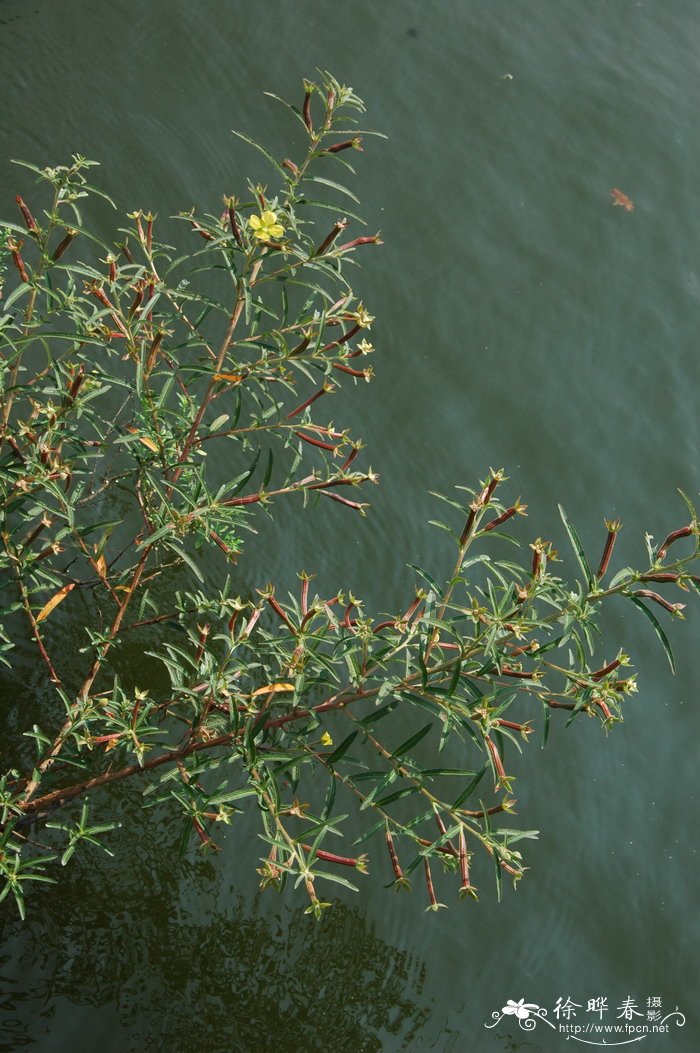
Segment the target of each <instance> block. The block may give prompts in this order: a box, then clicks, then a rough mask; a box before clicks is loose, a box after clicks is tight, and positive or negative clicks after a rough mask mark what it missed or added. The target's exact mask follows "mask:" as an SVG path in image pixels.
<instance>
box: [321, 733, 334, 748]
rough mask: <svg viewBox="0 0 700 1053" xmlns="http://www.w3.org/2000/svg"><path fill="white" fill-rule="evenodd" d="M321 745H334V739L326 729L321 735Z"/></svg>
mask: <svg viewBox="0 0 700 1053" xmlns="http://www.w3.org/2000/svg"><path fill="white" fill-rule="evenodd" d="M321 745H322V746H332V745H333V739H332V738H331V737H330V735H329V734H328V732H327V731H324V732H323V734H322V735H321Z"/></svg>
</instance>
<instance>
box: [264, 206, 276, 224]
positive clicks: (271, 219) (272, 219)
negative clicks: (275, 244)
mask: <svg viewBox="0 0 700 1053" xmlns="http://www.w3.org/2000/svg"><path fill="white" fill-rule="evenodd" d="M260 218H261V220H262V221H263V223H264V224H265V226H266V227H270V226H272V224H273V223H276V222H277V213H276V212H273V211H272V209H271V208H266V209H265V211H264V212H263V214H262V216H261V217H260Z"/></svg>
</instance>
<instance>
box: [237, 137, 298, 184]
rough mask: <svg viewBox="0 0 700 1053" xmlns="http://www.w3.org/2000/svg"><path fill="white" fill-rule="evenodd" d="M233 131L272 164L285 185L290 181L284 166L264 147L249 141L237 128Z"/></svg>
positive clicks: (252, 140) (251, 140)
mask: <svg viewBox="0 0 700 1053" xmlns="http://www.w3.org/2000/svg"><path fill="white" fill-rule="evenodd" d="M231 131H232V132H233V134H234V135H235V136H237V137H238V138H239V139H242V140H243V142H244V143H248V146H252V147H253V148H254V149H256V150H259V151H260V153H261V154H262V155H263V157H266V158H267V160H268V161H269V162H270V164H271V165H272V166H273V167H274V168H275V169H276V170H277V172H278V173H279V175H281V176H282V178H283V179H284V181H285V183H286V182H287V181H288V180H289V173H288V172H285V170H284V168H282V165H281V164H279V162H278V161H276V160H275V158H274V157H273V156H272V154H271V153H270V151H269V150H266V149H265V147H264V146H261V145H260V143H256V142H255V140H254V139H249V138H248V136H247V135H244V134H243V132H237V131H236V129H235V128H232V129H231Z"/></svg>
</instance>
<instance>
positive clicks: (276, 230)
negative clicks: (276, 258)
mask: <svg viewBox="0 0 700 1053" xmlns="http://www.w3.org/2000/svg"><path fill="white" fill-rule="evenodd" d="M248 225H249V226H250V227H251V229H252V231H253V235H254V237H256V238H257V239H258V241H272V239H273V238H281V237H282V235H283V234H284V227H283V226H282V224H281V223H278V222H277V213H276V212H273V211H272V209H271V208H266V209H265V211H264V212H263V213H262V215H261V216H251V217H250V219H249V220H248Z"/></svg>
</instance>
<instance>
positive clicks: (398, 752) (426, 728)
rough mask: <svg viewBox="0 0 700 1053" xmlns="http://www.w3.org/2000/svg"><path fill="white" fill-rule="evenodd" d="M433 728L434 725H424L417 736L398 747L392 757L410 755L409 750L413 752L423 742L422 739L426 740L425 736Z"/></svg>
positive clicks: (412, 736)
mask: <svg viewBox="0 0 700 1053" xmlns="http://www.w3.org/2000/svg"><path fill="white" fill-rule="evenodd" d="M432 727H433V725H432V723H430V724H424V725H423V727H422V728H421V729H420V731H417V732H416V733H415V735H411V737H410V738H409V739H406V741H405V742H402V743H401V745H400V746H397V747H396V749H395V750H394V751H393V753H392V754H391V756H392V757H402V756H403V755H404V753H408V752H409V750H412V749H413V747H414V746H416V745H417V744H418V743H419V742H420V741H421V739H424V738H425V736H426V735H427V734H428V732H429V731H430V730H431V729H432Z"/></svg>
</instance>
